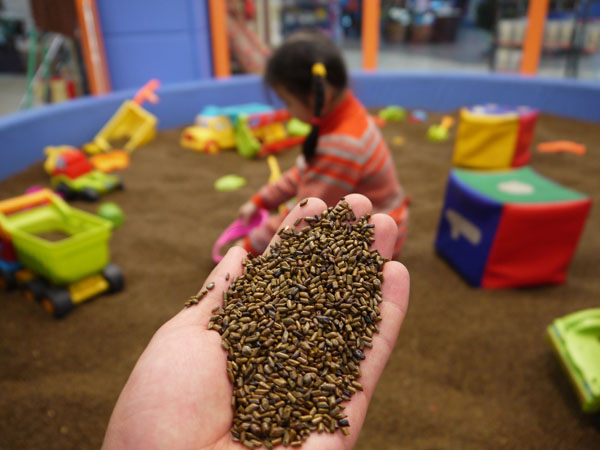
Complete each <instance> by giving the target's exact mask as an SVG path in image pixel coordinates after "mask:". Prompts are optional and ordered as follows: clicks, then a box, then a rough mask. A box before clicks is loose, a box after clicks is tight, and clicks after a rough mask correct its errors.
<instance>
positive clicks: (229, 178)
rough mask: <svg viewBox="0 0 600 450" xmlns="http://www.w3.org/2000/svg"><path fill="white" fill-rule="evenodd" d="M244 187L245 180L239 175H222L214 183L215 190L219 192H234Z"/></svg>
mask: <svg viewBox="0 0 600 450" xmlns="http://www.w3.org/2000/svg"><path fill="white" fill-rule="evenodd" d="M245 185H246V179H245V178H244V177H240V176H239V175H224V176H222V177H221V178H219V179H218V180H217V181H215V189H216V190H217V191H220V192H224V191H235V190H236V189H239V188H241V187H242V186H245Z"/></svg>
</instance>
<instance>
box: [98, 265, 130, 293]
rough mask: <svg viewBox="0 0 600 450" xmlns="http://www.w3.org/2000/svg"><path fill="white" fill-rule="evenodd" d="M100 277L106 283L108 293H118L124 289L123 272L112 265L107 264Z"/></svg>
mask: <svg viewBox="0 0 600 450" xmlns="http://www.w3.org/2000/svg"><path fill="white" fill-rule="evenodd" d="M102 276H103V277H104V278H105V279H106V281H108V292H109V293H113V292H119V291H122V290H123V288H124V287H125V277H124V276H123V271H122V270H121V268H120V267H119V266H117V265H116V264H114V263H110V264H108V265H107V266H106V267H105V268H104V269H103V270H102Z"/></svg>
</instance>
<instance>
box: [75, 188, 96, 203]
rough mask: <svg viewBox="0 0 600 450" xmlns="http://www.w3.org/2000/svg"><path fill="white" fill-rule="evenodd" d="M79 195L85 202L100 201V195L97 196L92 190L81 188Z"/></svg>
mask: <svg viewBox="0 0 600 450" xmlns="http://www.w3.org/2000/svg"><path fill="white" fill-rule="evenodd" d="M79 195H80V197H81V198H82V199H83V200H85V201H86V202H96V201H98V200H99V199H100V194H98V191H96V190H94V189H92V188H83V189H82V190H81V192H80V193H79Z"/></svg>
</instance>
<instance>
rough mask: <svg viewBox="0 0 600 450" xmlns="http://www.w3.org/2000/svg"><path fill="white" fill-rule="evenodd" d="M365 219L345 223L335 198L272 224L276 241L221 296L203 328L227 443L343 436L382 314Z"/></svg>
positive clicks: (379, 262) (378, 268) (376, 257)
mask: <svg viewBox="0 0 600 450" xmlns="http://www.w3.org/2000/svg"><path fill="white" fill-rule="evenodd" d="M304 204H305V202H304ZM301 206H303V205H302V204H301ZM368 219H369V215H368V214H367V215H365V216H364V217H361V218H360V219H359V220H358V221H356V222H355V223H351V221H353V220H356V217H355V215H354V213H353V212H352V209H351V208H350V206H349V205H348V203H347V202H346V201H342V203H341V204H339V205H338V206H336V207H335V208H333V207H331V208H329V209H327V210H326V211H323V213H322V214H321V215H320V216H318V215H315V216H311V217H304V218H302V219H300V220H298V221H296V224H295V225H299V224H300V223H301V221H302V220H303V221H305V222H306V223H307V224H308V225H307V226H305V227H304V228H302V230H301V231H296V230H295V229H293V228H290V227H285V228H284V229H282V230H280V231H279V235H280V236H281V242H280V243H278V244H276V245H274V246H272V247H271V249H270V252H269V254H267V255H263V256H259V257H257V258H251V256H248V258H249V259H248V260H245V261H244V262H243V265H244V272H243V274H242V275H241V276H239V277H237V278H235V279H234V280H233V282H232V284H231V286H230V288H229V290H228V291H227V292H224V293H223V296H224V301H223V306H222V307H219V308H216V309H215V310H214V311H213V313H214V315H213V316H212V317H211V318H210V322H209V324H208V328H209V329H213V330H216V331H218V332H219V333H220V334H221V338H222V342H221V344H222V346H223V349H224V350H225V351H227V353H228V356H227V375H228V376H229V380H230V381H231V383H232V384H233V397H232V399H231V405H232V407H233V409H234V417H233V424H232V430H231V433H232V435H233V440H234V441H239V442H241V443H242V444H244V445H245V446H247V447H249V448H256V447H260V446H261V445H264V446H265V447H267V448H269V449H271V448H273V446H275V445H278V444H283V445H285V446H287V445H290V444H291V445H292V446H300V445H301V444H302V442H303V441H304V440H305V439H307V438H308V436H309V435H310V433H311V432H313V431H317V432H319V433H320V432H323V431H328V432H330V433H334V432H335V431H336V430H337V429H341V431H342V432H343V433H344V434H349V431H348V427H349V423H348V420H347V419H346V415H345V414H344V413H343V409H344V405H343V404H342V402H344V401H348V400H350V398H351V397H352V394H354V393H355V392H356V391H357V390H362V385H361V384H360V383H359V382H358V381H357V379H358V378H360V376H361V372H360V367H359V365H360V361H361V360H363V359H365V355H364V353H363V351H364V349H365V347H372V338H373V333H374V332H378V331H379V328H378V327H377V322H378V321H379V320H381V318H380V314H379V308H378V303H380V302H381V300H382V298H381V283H382V281H383V274H382V271H383V265H384V262H385V260H384V259H383V258H382V257H381V255H380V254H379V252H377V251H376V250H371V249H370V246H371V244H372V242H373V241H374V238H373V234H374V232H373V227H374V225H373V224H369V223H368Z"/></svg>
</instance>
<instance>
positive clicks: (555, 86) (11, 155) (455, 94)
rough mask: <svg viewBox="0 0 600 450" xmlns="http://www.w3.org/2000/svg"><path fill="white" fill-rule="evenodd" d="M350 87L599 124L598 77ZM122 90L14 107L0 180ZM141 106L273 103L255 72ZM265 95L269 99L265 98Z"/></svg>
mask: <svg viewBox="0 0 600 450" xmlns="http://www.w3.org/2000/svg"><path fill="white" fill-rule="evenodd" d="M352 89H353V90H354V92H355V93H356V95H357V96H358V97H359V98H360V99H361V100H362V101H363V102H364V104H365V105H366V106H369V107H372V106H385V105H390V104H397V105H401V106H404V107H406V108H417V107H418V108H424V109H429V110H433V111H450V110H454V109H457V108H459V107H461V106H464V105H471V104H477V103H499V104H505V105H511V106H519V105H527V106H531V107H535V108H538V109H540V110H541V111H543V112H547V113H553V114H557V115H560V116H563V117H568V118H573V119H581V120H587V121H592V122H600V83H593V82H584V81H570V80H552V79H544V78H534V77H521V76H516V75H496V74H465V73H431V72H404V73H400V72H376V73H355V74H353V77H352ZM133 94H134V91H121V92H116V93H113V94H109V95H106V96H102V97H90V98H83V99H78V100H74V101H71V102H67V103H62V104H57V105H52V106H48V107H44V108H39V109H35V110H30V111H24V112H19V113H17V114H14V115H10V116H6V117H4V118H1V119H0V180H2V179H5V178H7V177H8V176H10V175H12V174H14V173H16V172H18V171H20V170H23V169H24V168H26V167H27V166H29V165H31V164H32V163H34V162H36V161H40V160H42V159H43V151H42V150H43V148H44V147H45V146H47V145H66V144H69V145H74V146H80V145H82V144H83V143H85V142H88V141H90V140H91V138H92V137H93V136H94V135H95V134H96V133H97V132H98V131H99V130H100V128H101V127H102V126H103V125H104V124H105V123H106V121H107V120H108V119H109V118H110V117H111V116H112V114H114V112H115V111H116V110H117V109H118V107H119V106H120V104H121V103H122V102H123V100H125V99H127V98H131V97H132V96H133ZM158 94H159V96H160V102H159V103H158V104H156V105H150V106H148V109H149V110H150V111H151V112H153V113H154V114H156V115H157V116H158V119H159V123H160V127H161V128H172V127H179V126H182V125H185V124H189V123H191V122H192V121H193V119H194V117H195V115H196V114H197V113H198V112H199V111H200V110H201V109H202V108H203V107H204V106H205V105H208V104H216V105H234V104H240V103H247V102H265V101H273V100H274V98H273V96H267V93H266V90H265V88H264V86H263V83H262V81H261V79H260V78H259V77H257V76H252V75H248V76H235V77H232V78H229V79H221V80H203V81H197V82H190V83H181V84H172V85H167V86H164V87H161V89H160V90H159V91H158ZM267 97H270V98H267Z"/></svg>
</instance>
